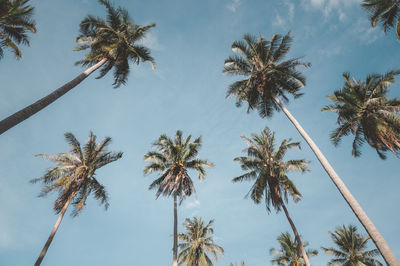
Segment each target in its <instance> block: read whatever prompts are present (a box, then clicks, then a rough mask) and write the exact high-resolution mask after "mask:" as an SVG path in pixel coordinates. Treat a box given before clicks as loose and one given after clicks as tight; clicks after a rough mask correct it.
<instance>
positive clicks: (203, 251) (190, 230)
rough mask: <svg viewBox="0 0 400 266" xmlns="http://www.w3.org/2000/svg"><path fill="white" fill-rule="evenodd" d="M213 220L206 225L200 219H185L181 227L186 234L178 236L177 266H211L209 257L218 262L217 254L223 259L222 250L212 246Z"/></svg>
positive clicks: (214, 245)
mask: <svg viewBox="0 0 400 266" xmlns="http://www.w3.org/2000/svg"><path fill="white" fill-rule="evenodd" d="M213 223H214V220H211V221H209V222H208V224H207V225H206V224H205V223H204V221H203V220H202V219H201V218H198V217H193V219H189V218H187V219H185V222H184V223H183V227H184V228H185V230H186V233H184V234H179V235H178V240H179V250H180V253H179V256H178V259H179V264H180V265H188V266H191V265H204V266H212V265H214V264H213V263H212V260H211V258H210V256H211V257H212V258H213V259H214V260H215V261H216V262H218V254H219V255H221V256H222V257H224V249H223V248H222V247H220V246H218V245H216V244H214V240H213V234H214V230H213V228H212V227H211V226H212V225H213Z"/></svg>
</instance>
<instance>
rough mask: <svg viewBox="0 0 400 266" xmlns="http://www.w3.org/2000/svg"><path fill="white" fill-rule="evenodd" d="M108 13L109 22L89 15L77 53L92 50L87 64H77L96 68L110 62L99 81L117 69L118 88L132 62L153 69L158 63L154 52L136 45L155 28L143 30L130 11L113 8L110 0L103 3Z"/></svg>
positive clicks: (126, 75) (88, 55)
mask: <svg viewBox="0 0 400 266" xmlns="http://www.w3.org/2000/svg"><path fill="white" fill-rule="evenodd" d="M99 2H100V3H101V4H103V5H104V6H105V7H106V9H107V19H106V20H104V19H102V18H98V17H94V16H92V15H88V16H87V17H86V18H85V19H83V20H82V22H81V24H80V27H79V31H80V33H81V34H80V35H79V36H78V38H77V42H78V44H79V46H78V47H77V48H76V50H78V51H79V50H85V49H89V50H90V51H89V53H88V54H87V55H86V58H85V59H84V60H81V61H78V62H77V63H76V64H81V65H83V66H87V65H94V64H95V63H97V62H99V61H100V60H102V59H105V58H106V59H107V62H106V64H104V65H103V66H102V68H101V71H100V75H99V77H98V78H102V77H104V76H105V75H106V74H107V73H108V71H110V70H111V69H112V68H113V67H114V83H113V85H114V86H115V87H119V86H120V85H121V84H125V83H126V81H127V78H128V74H129V71H130V67H129V61H132V62H133V63H136V64H139V63H140V62H141V61H142V62H145V61H149V62H150V63H151V64H152V66H153V68H154V67H155V63H154V59H153V57H151V55H150V51H149V49H148V48H146V47H145V46H143V45H139V44H136V43H137V42H138V41H141V40H143V38H144V37H145V35H146V33H147V31H148V30H149V29H150V28H152V27H154V26H155V24H150V25H147V26H140V25H136V24H134V23H133V22H132V21H131V19H130V17H129V14H128V11H127V10H126V9H124V8H122V7H118V8H115V7H113V6H112V5H111V4H110V2H109V1H108V0H99Z"/></svg>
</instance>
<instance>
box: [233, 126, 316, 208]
mask: <svg viewBox="0 0 400 266" xmlns="http://www.w3.org/2000/svg"><path fill="white" fill-rule="evenodd" d="M243 138H244V139H245V140H246V142H247V144H248V148H247V149H246V150H245V152H246V153H247V156H244V157H237V158H235V159H234V160H235V161H238V162H239V163H240V165H241V168H242V170H243V171H245V172H246V173H245V174H243V175H241V176H238V177H235V178H234V179H233V180H232V181H233V182H234V183H236V182H239V181H240V182H242V181H253V180H254V184H253V186H252V187H251V189H250V191H249V193H248V195H249V196H250V197H251V199H252V200H253V201H254V202H255V203H257V204H259V203H261V202H262V200H263V198H264V200H265V206H266V208H267V210H268V211H270V210H271V205H272V207H273V208H274V209H276V210H277V211H279V210H280V208H281V205H282V200H283V199H285V200H286V202H287V200H288V196H291V197H292V199H293V201H294V202H297V201H298V200H300V198H301V194H300V192H299V191H298V189H297V188H296V186H295V185H294V183H293V182H292V181H291V180H290V179H289V177H288V176H287V173H288V172H290V171H300V172H305V171H307V170H308V168H307V165H308V162H307V161H306V160H304V159H299V160H289V161H283V158H284V156H285V154H286V152H287V151H288V150H289V149H292V148H300V143H299V142H292V141H291V139H287V140H283V141H282V142H281V144H280V145H279V147H275V145H276V144H275V133H274V132H271V131H270V130H269V129H268V128H265V129H264V130H263V131H262V132H261V134H260V135H257V134H252V136H251V138H247V137H243Z"/></svg>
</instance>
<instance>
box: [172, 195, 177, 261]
mask: <svg viewBox="0 0 400 266" xmlns="http://www.w3.org/2000/svg"><path fill="white" fill-rule="evenodd" d="M172 253H173V254H172V266H177V265H178V203H177V197H176V193H174V246H173V248H172Z"/></svg>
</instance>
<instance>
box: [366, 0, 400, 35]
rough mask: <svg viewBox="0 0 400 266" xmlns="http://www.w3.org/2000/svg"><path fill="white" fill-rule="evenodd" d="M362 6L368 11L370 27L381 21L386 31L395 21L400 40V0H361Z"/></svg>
mask: <svg viewBox="0 0 400 266" xmlns="http://www.w3.org/2000/svg"><path fill="white" fill-rule="evenodd" d="M362 6H363V7H364V8H365V9H366V10H367V12H368V13H369V19H370V21H371V25H372V27H375V26H376V24H378V23H381V24H382V28H383V31H384V32H385V33H386V32H388V31H389V30H390V29H391V28H393V27H394V25H395V23H396V35H397V39H399V40H400V16H399V15H400V1H399V0H363V3H362Z"/></svg>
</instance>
